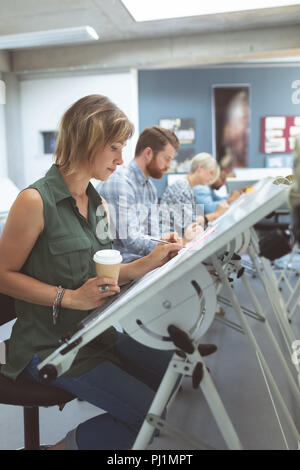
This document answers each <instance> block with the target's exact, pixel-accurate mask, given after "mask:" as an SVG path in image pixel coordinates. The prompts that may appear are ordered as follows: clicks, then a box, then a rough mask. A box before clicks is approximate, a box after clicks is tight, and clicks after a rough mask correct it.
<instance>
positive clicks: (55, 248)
mask: <svg viewBox="0 0 300 470" xmlns="http://www.w3.org/2000/svg"><path fill="white" fill-rule="evenodd" d="M29 187H30V188H35V189H36V190H38V191H39V193H40V195H41V197H42V200H43V205H44V222H45V223H44V230H43V232H42V233H41V234H40V236H39V238H38V239H37V241H36V243H35V245H34V247H33V249H32V251H31V253H30V255H29V256H28V258H27V260H26V262H25V264H24V266H23V267H22V269H21V272H22V273H24V274H27V275H28V276H31V277H34V278H36V279H38V280H40V281H42V282H45V283H46V284H50V285H53V286H58V285H61V286H63V287H64V288H67V289H77V288H78V287H80V286H81V285H82V284H84V282H85V281H87V280H88V279H90V278H92V277H96V271H95V266H94V262H93V260H92V258H93V254H94V253H95V252H96V251H98V250H102V249H108V248H112V241H111V239H110V238H109V236H108V235H107V234H108V222H107V216H106V213H105V210H104V207H103V205H102V200H101V197H100V196H99V194H98V193H97V191H96V190H95V189H94V187H93V185H92V184H91V183H89V185H88V188H87V195H88V220H86V219H85V218H84V217H83V216H82V215H81V214H80V213H79V211H78V208H77V206H76V201H75V199H74V197H73V196H72V194H71V192H70V190H69V189H68V187H67V185H66V183H65V182H64V179H63V178H62V176H61V174H60V172H59V170H58V168H57V166H56V165H52V167H51V168H50V170H49V171H48V172H47V173H46V175H45V177H44V178H41V179H40V180H38V181H37V182H36V183H34V184H32V185H31V186H29ZM99 213H100V215H98V214H99ZM96 233H97V234H96ZM97 235H98V236H97ZM98 237H99V238H98ZM15 306H16V313H17V320H16V322H15V324H14V326H13V330H12V335H11V338H10V341H9V354H8V359H7V362H6V364H5V365H3V366H2V367H1V373H2V374H4V375H6V376H7V377H10V378H12V379H14V380H15V379H16V378H17V377H18V375H19V374H20V373H21V372H22V371H23V370H24V368H25V367H26V365H27V364H29V362H30V361H31V358H32V357H33V355H34V354H37V355H38V356H39V358H40V359H42V360H43V359H45V358H46V357H47V356H48V355H49V354H51V353H52V352H53V351H54V350H55V349H56V348H58V347H59V346H61V338H63V337H65V336H66V335H69V334H72V333H74V332H75V331H76V327H77V325H78V323H79V322H80V321H81V320H82V319H83V318H85V317H86V316H87V315H88V314H89V313H90V311H82V310H71V309H66V308H65V309H64V308H61V310H60V313H59V317H58V320H57V323H56V325H53V320H52V307H45V306H42V305H35V304H31V303H28V302H24V301H21V300H16V301H15ZM116 336H117V333H116V331H115V329H114V328H109V329H108V330H106V331H105V332H104V333H102V334H101V335H99V336H98V337H97V338H95V339H94V340H93V341H92V342H90V343H88V344H87V345H85V346H83V347H82V348H81V349H80V350H79V352H78V354H77V356H76V358H75V360H74V362H73V364H72V366H71V368H70V369H69V370H68V372H67V373H66V374H65V375H73V376H74V375H75V376H78V375H81V374H82V373H84V372H86V371H88V370H89V369H91V368H92V367H94V366H96V365H97V364H99V363H100V362H102V361H103V360H110V361H113V362H114V363H116V364H118V365H119V362H118V359H117V358H116V356H115V354H114V346H115V340H116Z"/></svg>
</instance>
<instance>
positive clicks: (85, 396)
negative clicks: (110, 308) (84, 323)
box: [23, 333, 172, 450]
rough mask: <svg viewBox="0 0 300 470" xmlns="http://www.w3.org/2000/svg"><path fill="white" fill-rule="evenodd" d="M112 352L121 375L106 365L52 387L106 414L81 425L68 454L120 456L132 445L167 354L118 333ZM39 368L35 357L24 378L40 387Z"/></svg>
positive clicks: (157, 383) (54, 383) (167, 358)
mask: <svg viewBox="0 0 300 470" xmlns="http://www.w3.org/2000/svg"><path fill="white" fill-rule="evenodd" d="M116 352H117V356H118V357H119V358H120V359H121V360H122V362H123V363H124V362H125V363H126V371H125V370H123V369H120V368H119V367H117V366H116V365H115V364H113V363H112V362H110V361H105V362H102V363H100V364H99V365H97V366H96V367H95V368H93V369H91V370H89V371H88V372H86V373H84V374H82V375H80V376H78V377H69V376H67V377H64V376H60V377H58V378H57V379H56V380H55V381H53V382H52V383H51V385H53V386H56V387H59V388H62V389H64V390H67V391H69V392H71V393H73V394H74V395H76V396H77V397H78V398H81V399H82V400H84V401H87V402H89V403H91V404H93V405H95V406H97V407H99V408H101V409H102V410H105V411H106V413H104V414H101V415H99V416H96V417H94V418H91V419H89V420H88V421H85V422H84V423H81V424H80V425H79V426H78V427H77V429H76V431H75V434H74V433H73V436H72V439H71V440H72V441H73V443H76V445H70V446H69V448H73V449H74V448H78V449H80V450H84V449H86V450H98V449H99V450H100V449H106V450H111V449H115V450H117V449H119V450H121V449H131V447H132V446H133V444H134V442H135V439H136V437H137V434H138V432H139V430H140V428H141V426H142V424H143V421H144V418H145V416H146V414H147V412H148V410H149V407H150V405H151V403H152V401H153V398H154V396H155V392H156V390H157V388H158V387H159V385H160V382H161V379H162V378H163V376H164V373H165V371H166V369H167V367H168V364H169V362H170V359H171V357H172V353H171V352H169V351H161V350H156V349H151V348H148V347H146V346H143V345H142V344H140V343H138V342H136V341H135V340H133V339H132V338H130V336H128V335H126V334H123V333H118V339H117V345H116ZM40 362H41V361H40V359H39V357H38V356H37V355H35V356H34V357H33V359H32V361H31V363H30V364H29V365H28V366H27V367H26V369H25V370H24V372H23V374H25V375H26V377H29V378H31V379H33V380H35V381H39V378H38V369H37V365H38V364H39V363H40ZM69 441H70V439H69ZM66 442H68V440H67V441H66ZM67 448H68V447H67Z"/></svg>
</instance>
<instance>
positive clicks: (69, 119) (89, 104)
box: [54, 95, 134, 174]
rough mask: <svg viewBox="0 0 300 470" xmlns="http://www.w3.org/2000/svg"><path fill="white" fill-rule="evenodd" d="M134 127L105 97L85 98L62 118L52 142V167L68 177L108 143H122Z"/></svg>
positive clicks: (90, 96)
mask: <svg viewBox="0 0 300 470" xmlns="http://www.w3.org/2000/svg"><path fill="white" fill-rule="evenodd" d="M133 131H134V127H133V125H132V124H131V122H130V121H129V119H128V118H127V116H126V115H125V114H124V113H123V111H121V110H120V109H119V108H118V107H117V106H116V105H115V104H114V103H112V102H111V101H110V100H109V99H108V98H107V97H106V96H102V95H89V96H85V97H84V98H81V99H80V100H78V101H76V103H74V104H73V105H72V106H71V107H70V108H69V109H68V110H67V111H66V112H65V114H64V115H63V117H62V120H61V123H60V127H59V132H58V136H57V140H56V148H55V151H54V155H55V156H56V164H57V165H59V167H60V168H62V169H63V171H64V172H65V173H67V174H71V173H73V172H74V171H75V169H76V168H77V167H78V166H79V165H80V164H81V163H83V162H88V163H89V164H90V165H92V163H93V161H94V158H95V154H96V152H97V151H98V150H99V149H102V148H104V147H105V146H106V145H107V144H110V143H112V142H120V143H124V142H126V140H127V139H129V138H130V137H131V136H132V134H133Z"/></svg>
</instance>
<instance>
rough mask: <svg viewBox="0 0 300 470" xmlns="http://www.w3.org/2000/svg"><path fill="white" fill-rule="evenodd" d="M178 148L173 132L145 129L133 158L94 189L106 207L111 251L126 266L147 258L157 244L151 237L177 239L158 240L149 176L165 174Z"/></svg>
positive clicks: (172, 237) (155, 205) (173, 238)
mask: <svg viewBox="0 0 300 470" xmlns="http://www.w3.org/2000/svg"><path fill="white" fill-rule="evenodd" d="M178 147H179V141H178V139H177V137H176V135H175V134H174V132H172V131H170V130H167V129H164V128H162V127H159V126H152V127H147V128H146V129H144V130H143V132H142V133H141V134H140V136H139V139H138V142H137V145H136V149H135V157H134V159H133V160H132V161H131V162H130V163H129V165H128V166H127V167H120V168H119V169H118V171H116V172H114V174H112V175H111V176H110V177H109V178H108V180H107V181H106V182H105V183H100V184H99V186H98V187H97V191H98V193H99V194H100V196H101V197H103V198H104V199H105V200H106V202H107V203H108V205H109V209H110V214H111V221H110V224H111V229H112V230H113V231H114V233H113V235H114V239H115V241H114V248H115V249H116V250H119V251H120V252H121V254H122V256H123V262H125V263H129V262H130V261H134V260H136V259H138V258H141V257H142V256H146V255H148V254H149V253H150V252H151V251H152V250H153V249H154V248H155V246H156V245H157V242H156V241H153V240H151V239H150V238H155V239H160V238H161V239H163V240H165V241H171V242H174V241H176V240H177V236H176V234H165V235H163V236H162V237H161V234H160V231H159V214H158V199H157V191H156V188H155V186H154V184H153V182H152V181H151V180H150V177H152V178H155V179H160V178H161V177H162V176H163V174H164V173H166V172H167V171H168V169H169V168H170V165H171V162H172V159H173V158H174V155H175V152H176V150H177V149H178Z"/></svg>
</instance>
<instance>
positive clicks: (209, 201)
mask: <svg viewBox="0 0 300 470" xmlns="http://www.w3.org/2000/svg"><path fill="white" fill-rule="evenodd" d="M224 184H226V171H225V170H220V175H219V178H218V179H217V180H216V181H215V182H214V183H213V184H211V185H198V186H195V187H194V194H195V198H196V203H197V204H203V205H204V214H205V215H206V216H207V215H208V214H212V213H215V212H217V211H218V207H219V205H220V204H222V203H224V202H225V203H227V204H230V203H231V202H233V201H235V200H236V199H238V198H239V197H240V195H241V194H242V193H243V192H244V189H241V190H240V191H233V192H232V193H231V194H230V196H225V197H222V196H220V195H219V194H217V193H216V191H218V190H219V189H220V188H222V186H224Z"/></svg>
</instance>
